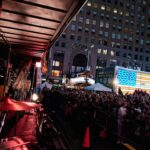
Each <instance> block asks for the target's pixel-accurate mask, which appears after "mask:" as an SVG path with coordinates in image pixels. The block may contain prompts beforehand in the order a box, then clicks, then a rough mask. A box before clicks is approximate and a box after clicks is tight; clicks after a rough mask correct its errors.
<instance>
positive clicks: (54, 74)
mask: <svg viewBox="0 0 150 150" xmlns="http://www.w3.org/2000/svg"><path fill="white" fill-rule="evenodd" d="M60 75H61V71H59V70H52V76H53V77H59V76H60Z"/></svg>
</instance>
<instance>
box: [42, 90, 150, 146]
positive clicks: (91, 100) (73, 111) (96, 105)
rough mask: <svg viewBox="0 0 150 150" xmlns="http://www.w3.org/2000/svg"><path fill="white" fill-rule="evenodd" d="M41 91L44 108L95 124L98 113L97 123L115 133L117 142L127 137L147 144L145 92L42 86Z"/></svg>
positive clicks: (149, 100) (149, 125)
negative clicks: (124, 93)
mask: <svg viewBox="0 0 150 150" xmlns="http://www.w3.org/2000/svg"><path fill="white" fill-rule="evenodd" d="M41 95H42V98H43V101H42V102H43V104H44V105H45V107H46V109H48V110H55V111H57V110H58V109H61V110H62V111H63V114H64V116H65V118H66V119H69V120H71V121H73V120H74V121H75V122H83V124H82V125H84V126H87V125H91V124H95V123H96V122H97V120H99V118H101V117H102V118H103V120H101V122H99V123H100V124H102V125H103V126H104V128H106V129H107V128H108V130H109V131H110V130H113V132H111V133H112V134H114V135H116V137H117V139H116V142H117V143H118V144H120V143H122V142H124V141H126V140H128V139H129V141H130V140H131V141H134V142H135V143H138V144H139V145H140V144H142V145H144V146H146V147H149V146H150V145H149V143H150V142H149V141H150V95H149V94H148V93H146V92H143V91H141V90H136V91H135V92H134V93H133V94H126V95H122V94H116V93H113V92H91V91H85V90H81V89H80V90H77V89H66V88H58V89H52V90H51V91H50V90H48V89H47V88H44V89H43V91H42V93H41ZM104 114H105V115H104ZM108 120H109V123H106V122H107V121H108ZM111 121H112V122H111ZM80 125H81V124H80ZM139 142H140V143H139Z"/></svg>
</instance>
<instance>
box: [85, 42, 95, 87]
mask: <svg viewBox="0 0 150 150" xmlns="http://www.w3.org/2000/svg"><path fill="white" fill-rule="evenodd" d="M92 48H94V45H93V44H92V45H91V46H90V49H85V51H86V52H87V64H86V78H85V82H86V85H87V83H88V78H87V72H88V71H90V66H89V59H90V54H91V50H92Z"/></svg>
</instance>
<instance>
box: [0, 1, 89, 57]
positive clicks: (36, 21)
mask: <svg viewBox="0 0 150 150" xmlns="http://www.w3.org/2000/svg"><path fill="white" fill-rule="evenodd" d="M85 1H86V0H3V1H2V6H1V18H0V29H1V31H0V32H1V33H2V34H3V35H4V36H5V38H6V39H7V41H9V43H10V44H11V46H12V49H13V50H14V51H15V52H17V53H21V54H25V55H30V56H34V57H41V54H42V53H43V52H44V51H45V50H46V49H47V48H48V47H51V46H52V44H53V43H54V42H55V41H56V39H57V38H58V36H59V35H60V34H61V33H62V31H63V30H64V28H65V27H66V26H67V24H68V23H69V21H70V20H71V19H72V17H73V16H74V15H75V14H76V13H77V11H78V10H79V9H80V8H81V6H82V5H83V4H84V2H85ZM0 42H3V39H1V38H0Z"/></svg>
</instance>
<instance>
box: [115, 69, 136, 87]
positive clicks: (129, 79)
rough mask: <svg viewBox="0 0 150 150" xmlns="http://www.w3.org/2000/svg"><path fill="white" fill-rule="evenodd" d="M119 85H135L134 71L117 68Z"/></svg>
mask: <svg viewBox="0 0 150 150" xmlns="http://www.w3.org/2000/svg"><path fill="white" fill-rule="evenodd" d="M118 82H119V85H126V86H136V72H134V71H130V70H124V69H120V68H118Z"/></svg>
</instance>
